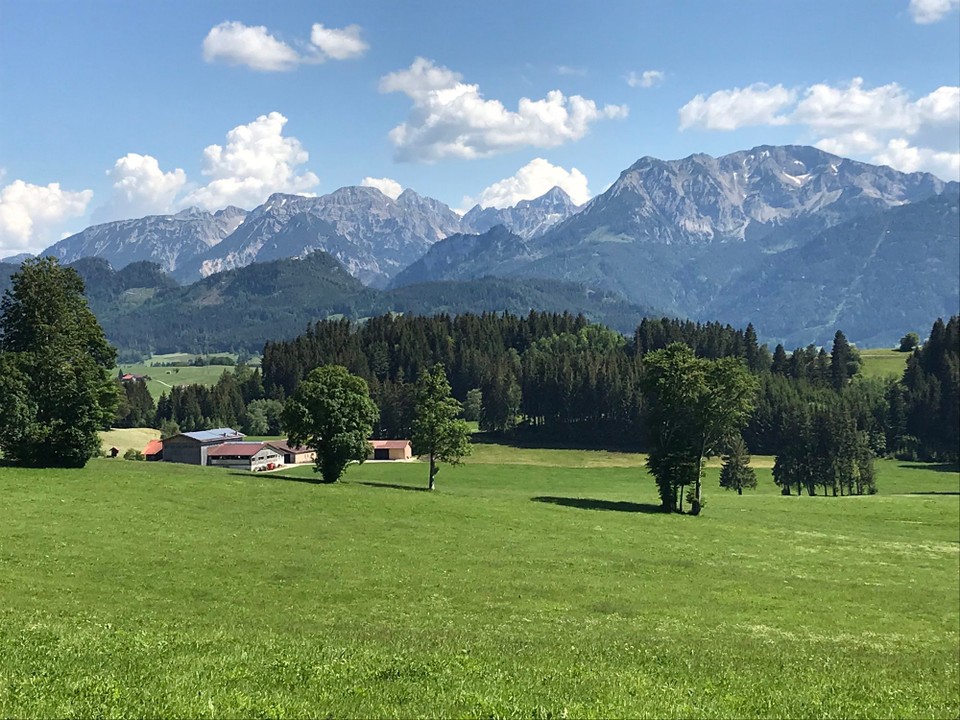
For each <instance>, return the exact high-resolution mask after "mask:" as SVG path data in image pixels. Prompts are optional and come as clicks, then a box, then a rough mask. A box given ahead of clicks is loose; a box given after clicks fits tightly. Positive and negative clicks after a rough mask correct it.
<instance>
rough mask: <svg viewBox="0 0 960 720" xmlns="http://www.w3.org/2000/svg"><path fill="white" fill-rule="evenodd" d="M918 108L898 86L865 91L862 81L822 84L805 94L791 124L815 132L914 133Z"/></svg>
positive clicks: (857, 79) (884, 86) (890, 85)
mask: <svg viewBox="0 0 960 720" xmlns="http://www.w3.org/2000/svg"><path fill="white" fill-rule="evenodd" d="M917 121H918V114H917V108H916V107H915V106H914V105H913V103H911V102H910V98H909V96H908V95H907V93H906V91H905V90H904V89H903V88H901V87H900V86H899V85H898V84H897V83H890V84H889V85H881V86H880V87H876V88H873V89H872V90H867V89H864V87H863V78H858V77H857V78H854V79H853V80H851V81H850V83H849V85H847V86H846V87H831V86H830V85H826V84H823V83H818V84H817V85H812V86H810V87H809V88H807V89H806V90H805V91H804V94H803V99H802V100H801V101H800V102H799V103H798V105H797V107H796V109H795V110H794V112H793V116H792V118H791V122H794V123H799V124H804V125H809V126H810V127H812V128H814V129H816V130H828V129H829V130H845V129H854V128H870V129H873V130H879V129H900V130H904V131H907V132H914V131H915V130H916V123H917Z"/></svg>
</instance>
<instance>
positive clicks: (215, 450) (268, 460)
mask: <svg viewBox="0 0 960 720" xmlns="http://www.w3.org/2000/svg"><path fill="white" fill-rule="evenodd" d="M207 464H208V465H213V466H216V467H228V468H234V469H235V470H249V471H250V472H261V471H263V470H273V469H274V468H277V467H280V466H281V465H283V454H282V453H280V452H279V451H277V450H276V449H275V448H273V447H271V446H270V445H269V444H268V443H261V442H231V443H223V444H222V445H217V446H216V447H212V448H209V449H208V450H207Z"/></svg>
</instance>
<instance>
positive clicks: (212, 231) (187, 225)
mask: <svg viewBox="0 0 960 720" xmlns="http://www.w3.org/2000/svg"><path fill="white" fill-rule="evenodd" d="M246 214H247V213H246V211H245V210H241V209H240V208H236V207H227V208H224V209H223V210H218V211H217V212H215V213H209V212H206V211H204V210H199V209H198V208H188V209H187V210H183V211H181V212H178V213H177V214H176V215H150V216H147V217H144V218H137V219H134V220H118V221H115V222H109V223H104V224H103V225H94V226H92V227H88V228H87V229H86V230H84V231H82V232H79V233H77V234H76V235H71V236H70V237H68V238H64V239H63V240H61V241H60V242H58V243H56V244H55V245H52V246H51V247H49V248H47V249H46V250H44V251H43V252H42V253H40V254H41V255H53V256H54V257H57V258H59V259H60V261H61V262H63V263H72V262H74V261H76V260H79V259H80V258H83V257H100V258H103V259H104V260H107V261H108V262H109V263H110V264H111V265H112V266H113V267H114V268H117V269H119V268H122V267H124V266H126V265H129V264H130V263H134V262H139V261H144V260H145V261H149V262H155V263H157V264H158V265H159V266H160V267H161V268H163V269H164V270H165V271H166V272H172V271H174V270H176V269H177V267H178V266H179V265H180V264H181V263H182V262H183V260H184V259H186V258H189V257H192V256H195V255H198V254H200V253H203V252H206V251H207V250H209V249H210V248H211V247H213V246H215V245H217V244H218V243H220V241H222V240H223V239H224V238H225V237H227V236H228V235H230V233H232V232H233V231H234V230H236V229H237V227H238V226H239V225H240V224H241V223H242V222H243V219H244V217H245V216H246Z"/></svg>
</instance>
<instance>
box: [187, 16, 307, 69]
mask: <svg viewBox="0 0 960 720" xmlns="http://www.w3.org/2000/svg"><path fill="white" fill-rule="evenodd" d="M203 59H204V60H206V61H207V62H210V63H212V62H224V63H227V64H228V65H246V66H247V67H249V68H252V69H254V70H263V71H277V70H292V69H293V68H295V67H296V66H297V65H299V64H300V62H301V57H300V53H298V52H297V51H296V50H294V49H293V48H292V47H290V46H289V45H287V44H286V43H285V42H283V41H282V40H278V39H277V38H276V37H274V36H273V35H271V34H270V31H269V30H267V28H265V27H264V26H263V25H255V26H248V25H244V24H243V23H242V22H237V21H227V22H222V23H220V24H219V25H217V26H215V27H213V28H212V29H211V30H210V32H208V33H207V36H206V37H205V38H204V39H203Z"/></svg>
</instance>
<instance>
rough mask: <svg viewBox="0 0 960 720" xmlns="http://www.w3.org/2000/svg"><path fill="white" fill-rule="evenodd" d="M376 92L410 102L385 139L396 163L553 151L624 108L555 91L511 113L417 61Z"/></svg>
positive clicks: (440, 70) (476, 90) (458, 79)
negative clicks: (393, 150)
mask: <svg viewBox="0 0 960 720" xmlns="http://www.w3.org/2000/svg"><path fill="white" fill-rule="evenodd" d="M380 92H383V93H391V92H400V93H403V94H405V95H406V96H407V97H409V98H410V99H411V100H412V101H413V108H412V109H411V111H410V116H409V118H408V119H407V121H406V122H404V123H401V124H400V125H398V126H396V127H395V128H393V130H391V131H390V133H389V138H390V140H391V141H392V142H393V144H394V146H395V147H396V155H397V159H398V160H406V161H410V160H412V161H422V162H435V161H437V160H443V159H446V158H461V159H473V158H479V157H488V156H490V155H496V154H498V153H502V152H508V151H510V150H516V149H518V148H521V147H527V146H532V147H555V146H557V145H562V144H564V143H567V142H571V141H574V140H579V139H580V138H582V137H583V136H584V135H586V133H587V131H588V130H589V127H590V125H591V124H593V123H594V122H596V121H597V120H601V119H607V118H623V117H626V115H627V108H626V106H621V105H605V106H603V107H597V104H596V103H595V102H594V101H593V100H588V99H586V98H583V97H581V96H579V95H571V96H569V97H567V96H565V95H564V94H563V93H562V92H560V91H559V90H553V91H551V92H549V93H547V96H546V97H545V98H543V99H542V100H531V99H530V98H520V100H519V103H518V106H517V110H516V111H512V110H508V109H507V108H506V107H504V105H503V103H501V102H500V101H498V100H487V99H485V98H484V97H483V95H482V94H481V93H480V88H479V86H478V85H473V84H468V83H464V82H463V77H462V76H461V75H460V73H457V72H454V71H452V70H450V69H448V68H445V67H442V66H440V67H438V66H436V65H434V64H433V62H432V61H430V60H427V59H424V58H417V59H416V60H414V62H413V64H411V65H410V67H409V68H407V69H406V70H398V71H397V72H393V73H390V74H388V75H385V76H384V77H382V78H381V79H380Z"/></svg>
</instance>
